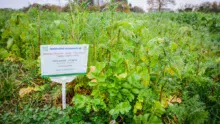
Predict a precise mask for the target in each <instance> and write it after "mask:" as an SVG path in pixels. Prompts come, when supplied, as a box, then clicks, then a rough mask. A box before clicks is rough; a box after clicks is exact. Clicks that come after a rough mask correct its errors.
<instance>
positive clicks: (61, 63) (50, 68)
mask: <svg viewBox="0 0 220 124" xmlns="http://www.w3.org/2000/svg"><path fill="white" fill-rule="evenodd" d="M88 51H89V45H87V44H83V45H41V47H40V54H41V75H42V77H57V76H72V75H80V74H85V73H86V70H87V61H88Z"/></svg>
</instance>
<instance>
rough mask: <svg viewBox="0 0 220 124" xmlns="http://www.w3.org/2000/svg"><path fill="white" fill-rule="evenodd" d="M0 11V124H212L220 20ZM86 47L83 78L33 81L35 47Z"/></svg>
mask: <svg viewBox="0 0 220 124" xmlns="http://www.w3.org/2000/svg"><path fill="white" fill-rule="evenodd" d="M83 7H85V5H77V4H75V5H74V6H71V7H70V12H57V11H56V12H53V11H47V10H40V9H39V8H38V7H33V8H31V9H29V10H27V11H26V12H22V11H14V12H11V11H10V12H8V11H5V10H2V11H0V36H1V37H0V123H76V124H79V123H82V124H84V123H87V122H88V123H94V124H102V123H110V122H111V123H128V124H131V123H134V124H148V123H149V124H157V123H158V124H161V123H166V124H171V123H172V124H173V123H176V124H177V123H192V124H201V123H213V124H214V123H219V122H220V116H219V115H220V113H219V109H220V108H219V107H220V105H219V104H220V99H219V97H220V90H219V88H220V84H219V77H220V71H219V63H220V58H219V55H220V51H219V45H220V44H219V41H220V15H219V14H211V13H210V14H208V13H206V14H204V13H197V12H193V13H145V14H137V13H121V12H116V11H115V6H113V5H110V6H109V7H108V10H106V11H104V12H90V11H88V10H85V9H83ZM41 44H42V45H43V44H89V45H90V51H89V61H88V72H87V74H86V75H84V76H78V78H77V79H76V80H74V81H72V82H71V83H69V84H68V85H67V103H68V107H67V109H66V110H62V109H61V86H60V85H59V84H56V83H53V82H51V81H50V80H49V79H43V78H41V76H40V63H39V62H40V56H39V45H41Z"/></svg>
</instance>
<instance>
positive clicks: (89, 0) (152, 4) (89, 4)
mask: <svg viewBox="0 0 220 124" xmlns="http://www.w3.org/2000/svg"><path fill="white" fill-rule="evenodd" d="M69 2H71V1H69ZM72 3H73V4H72V5H74V3H78V5H80V6H81V8H82V9H84V10H88V11H105V10H107V9H109V8H111V7H110V6H112V5H114V8H115V9H116V10H117V11H121V12H126V13H129V12H137V13H144V12H145V11H144V10H143V8H141V7H138V6H132V4H129V3H128V1H127V0H111V2H110V3H106V4H104V5H96V4H94V1H93V0H74V1H72ZM147 4H148V6H149V7H148V12H155V11H159V12H162V11H172V10H171V9H169V8H167V6H168V5H176V1H175V0H147ZM32 7H39V9H40V10H48V11H62V12H68V11H70V4H69V3H68V4H66V5H65V6H58V5H50V4H44V5H41V4H38V3H34V4H31V5H29V6H28V7H24V8H22V9H21V10H22V11H28V10H29V9H30V8H32ZM178 11H179V12H192V11H198V12H206V13H209V12H214V13H218V12H220V2H216V1H215V2H203V3H201V4H199V5H193V4H185V5H183V6H181V7H180V8H179V9H178Z"/></svg>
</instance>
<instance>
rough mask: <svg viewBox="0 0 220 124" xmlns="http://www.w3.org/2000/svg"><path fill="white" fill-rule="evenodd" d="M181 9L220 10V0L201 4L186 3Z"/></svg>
mask: <svg viewBox="0 0 220 124" xmlns="http://www.w3.org/2000/svg"><path fill="white" fill-rule="evenodd" d="M179 11H199V12H214V13H219V12H220V2H216V1H215V2H204V3H202V4H200V5H192V4H186V5H184V6H183V7H181V8H180V9H179Z"/></svg>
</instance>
